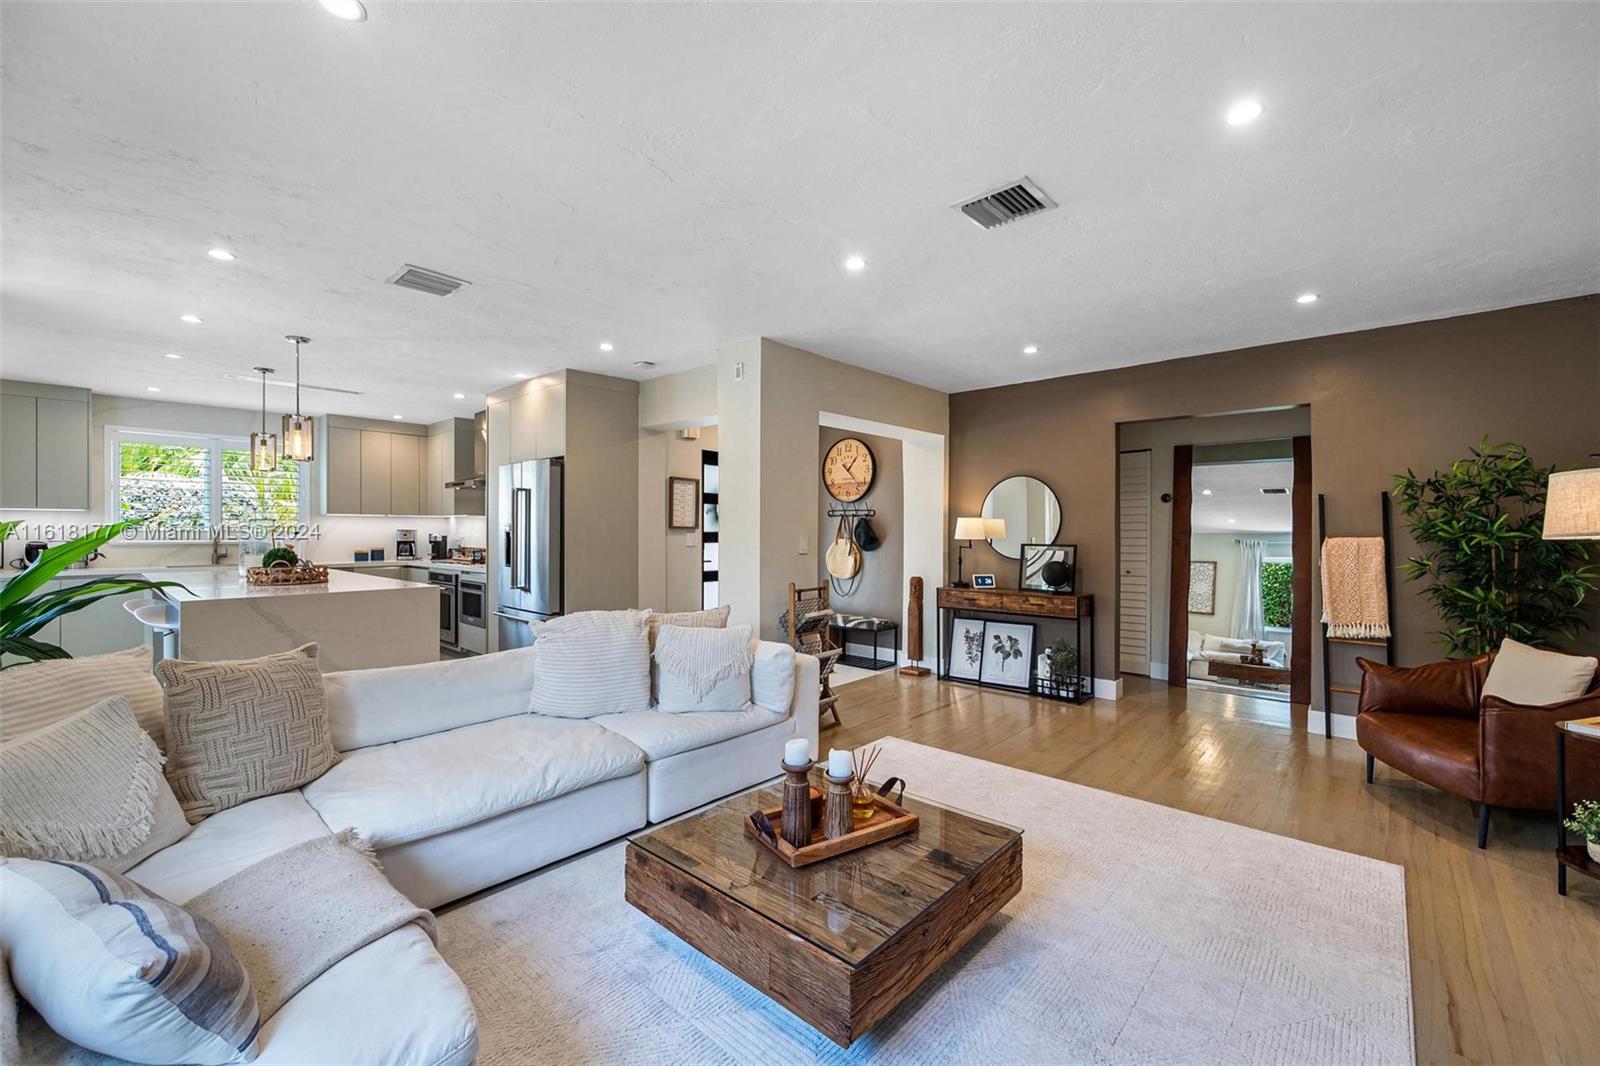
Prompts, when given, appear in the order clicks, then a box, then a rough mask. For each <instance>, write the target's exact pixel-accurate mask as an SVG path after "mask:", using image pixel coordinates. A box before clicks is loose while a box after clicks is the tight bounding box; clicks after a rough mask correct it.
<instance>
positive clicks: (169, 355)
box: [167, 352, 183, 359]
mask: <svg viewBox="0 0 1600 1066" xmlns="http://www.w3.org/2000/svg"><path fill="white" fill-rule="evenodd" d="M167 358H168V359H182V358H183V356H181V355H179V354H178V353H177V352H168V353H167Z"/></svg>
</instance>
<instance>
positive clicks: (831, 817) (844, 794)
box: [822, 774, 855, 840]
mask: <svg viewBox="0 0 1600 1066" xmlns="http://www.w3.org/2000/svg"><path fill="white" fill-rule="evenodd" d="M826 777H827V779H828V796H827V799H826V800H824V801H823V807H822V835H823V836H825V837H827V838H828V839H829V840H833V839H836V838H838V837H842V836H849V835H850V832H851V830H853V829H854V828H855V821H854V819H853V818H852V817H851V814H850V791H851V790H850V784H851V782H853V781H854V780H855V774H846V775H845V776H844V777H834V776H833V775H832V774H827V775H826Z"/></svg>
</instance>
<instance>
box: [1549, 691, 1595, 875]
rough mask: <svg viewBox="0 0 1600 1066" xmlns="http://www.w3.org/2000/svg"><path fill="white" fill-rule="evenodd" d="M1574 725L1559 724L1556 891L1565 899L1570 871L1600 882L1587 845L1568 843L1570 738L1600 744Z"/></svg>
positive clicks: (1557, 736)
mask: <svg viewBox="0 0 1600 1066" xmlns="http://www.w3.org/2000/svg"><path fill="white" fill-rule="evenodd" d="M1571 726H1572V723H1571V722H1557V723H1556V891H1557V892H1559V893H1560V894H1561V895H1563V896H1565V895H1566V894H1567V871H1568V870H1569V869H1571V870H1576V871H1578V872H1579V873H1581V874H1587V875H1588V876H1590V877H1593V878H1596V879H1600V862H1595V861H1594V860H1593V859H1591V858H1590V857H1589V850H1588V849H1587V848H1586V847H1584V845H1583V844H1581V843H1579V844H1568V843H1567V826H1566V821H1567V738H1568V737H1571V738H1572V739H1574V740H1577V741H1581V742H1586V743H1589V744H1600V737H1597V736H1595V735H1594V734H1593V733H1580V732H1579V731H1578V730H1576V729H1573V728H1571Z"/></svg>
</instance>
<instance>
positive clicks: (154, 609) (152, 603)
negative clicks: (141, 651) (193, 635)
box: [122, 596, 178, 670]
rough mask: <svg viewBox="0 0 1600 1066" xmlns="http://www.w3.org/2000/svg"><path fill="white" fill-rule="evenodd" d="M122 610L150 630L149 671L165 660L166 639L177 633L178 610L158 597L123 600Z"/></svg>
mask: <svg viewBox="0 0 1600 1066" xmlns="http://www.w3.org/2000/svg"><path fill="white" fill-rule="evenodd" d="M122 609H123V610H124V611H127V612H128V613H129V614H131V615H133V617H134V620H135V621H137V622H138V623H139V624H140V625H142V626H144V627H146V628H147V629H149V630H150V669H151V670H154V669H155V667H156V663H158V662H160V661H161V660H162V659H165V658H167V638H168V637H170V636H172V635H173V634H174V633H176V632H177V631H178V609H177V608H176V607H174V606H173V605H172V604H171V603H170V602H168V601H167V600H164V599H162V598H161V597H159V596H151V597H148V598H146V599H142V600H123V601H122Z"/></svg>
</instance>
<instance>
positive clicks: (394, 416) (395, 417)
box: [389, 415, 405, 422]
mask: <svg viewBox="0 0 1600 1066" xmlns="http://www.w3.org/2000/svg"><path fill="white" fill-rule="evenodd" d="M389 417H390V418H392V419H394V420H395V421H396V422H398V421H400V420H401V419H402V418H404V417H405V415H390V416H389Z"/></svg>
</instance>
